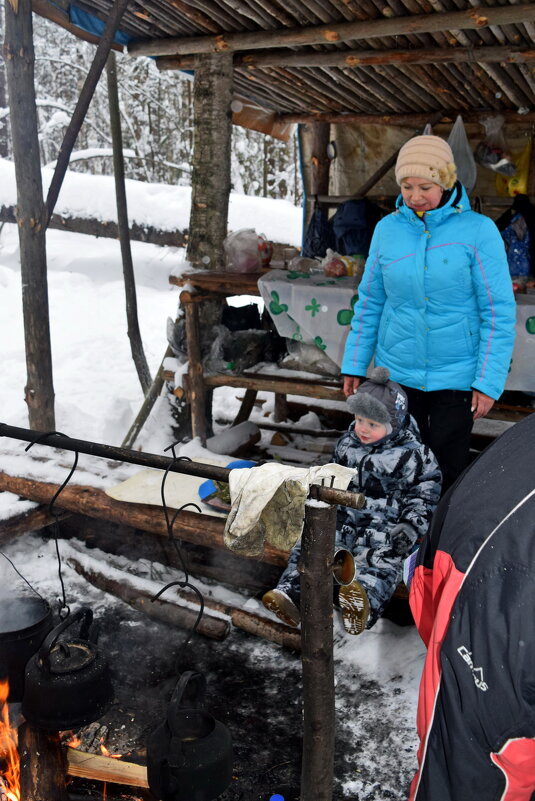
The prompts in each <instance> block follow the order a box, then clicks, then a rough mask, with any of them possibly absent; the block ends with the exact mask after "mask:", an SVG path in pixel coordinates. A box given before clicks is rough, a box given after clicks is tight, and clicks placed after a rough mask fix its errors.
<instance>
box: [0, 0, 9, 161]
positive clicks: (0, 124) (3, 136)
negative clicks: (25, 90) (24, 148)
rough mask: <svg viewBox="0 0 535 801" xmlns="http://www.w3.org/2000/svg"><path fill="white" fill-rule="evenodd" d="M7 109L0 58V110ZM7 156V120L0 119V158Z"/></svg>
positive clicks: (0, 18) (0, 15)
mask: <svg viewBox="0 0 535 801" xmlns="http://www.w3.org/2000/svg"><path fill="white" fill-rule="evenodd" d="M0 30H2V31H5V24H4V4H3V3H2V4H1V5H0ZM4 108H7V85H6V69H5V66H4V60H3V59H1V58H0V109H4ZM8 155H9V137H8V118H7V117H3V118H0V158H1V159H7V157H8Z"/></svg>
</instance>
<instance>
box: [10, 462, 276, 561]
mask: <svg viewBox="0 0 535 801" xmlns="http://www.w3.org/2000/svg"><path fill="white" fill-rule="evenodd" d="M58 489H59V487H58V485H57V484H47V483H45V482H41V481H32V480H31V479H27V478H19V477H16V476H10V475H8V474H7V473H0V491H2V490H3V491H6V492H13V493H14V494H15V495H20V496H21V497H23V498H29V499H30V500H32V501H37V503H50V501H51V500H52V498H53V497H54V495H55V493H56V492H57V490H58ZM55 505H56V507H58V508H61V509H67V510H68V511H70V512H76V513H79V514H83V515H87V516H88V517H93V518H98V519H101V520H109V521H111V522H113V523H119V524H124V525H127V526H131V527H132V528H137V529H141V531H148V532H150V533H152V534H158V535H160V536H162V537H167V536H168V533H167V526H166V523H165V519H164V515H163V513H162V509H161V508H160V507H158V506H151V505H149V504H142V503H123V502H121V501H116V500H114V499H113V498H110V497H109V496H108V495H106V493H105V492H104V491H103V490H101V489H96V488H94V487H85V486H76V485H69V486H67V487H65V488H64V489H63V490H62V492H61V495H60V496H59V498H58V500H57V501H56V504H55ZM224 528H225V520H224V518H220V517H214V516H212V515H202V514H201V515H200V514H197V513H196V512H188V510H187V509H184V510H183V511H182V512H180V514H179V515H178V516H177V518H176V520H175V523H174V526H173V532H174V534H175V536H176V537H177V538H178V539H182V540H185V541H186V542H191V543H193V544H194V545H205V546H208V547H210V548H221V549H224V548H226V546H225V543H224V541H223V531H224ZM242 558H246V557H242ZM262 560H263V561H264V562H267V563H268V564H272V565H276V566H277V567H284V566H285V565H286V561H287V553H286V552H285V551H279V550H277V548H273V547H272V546H270V545H266V547H265V549H264V553H263V555H262Z"/></svg>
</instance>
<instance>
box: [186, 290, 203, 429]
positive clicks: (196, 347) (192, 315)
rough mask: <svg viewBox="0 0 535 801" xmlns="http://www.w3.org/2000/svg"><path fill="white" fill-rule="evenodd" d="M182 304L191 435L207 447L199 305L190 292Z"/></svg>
mask: <svg viewBox="0 0 535 801" xmlns="http://www.w3.org/2000/svg"><path fill="white" fill-rule="evenodd" d="M180 302H181V303H182V304H183V305H184V312H185V314H186V337H187V341H188V379H189V382H188V383H189V398H188V400H189V402H190V404H191V433H192V436H193V437H199V438H200V440H201V443H202V444H203V445H206V417H205V406H206V397H205V394H206V390H205V386H204V377H203V367H202V361H201V344H200V342H201V339H200V338H201V333H200V328H199V304H198V303H195V302H194V301H192V298H191V295H190V294H189V293H188V292H182V293H181V295H180Z"/></svg>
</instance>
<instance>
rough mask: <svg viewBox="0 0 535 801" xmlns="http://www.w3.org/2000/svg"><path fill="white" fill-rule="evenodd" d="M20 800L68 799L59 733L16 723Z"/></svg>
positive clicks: (59, 800) (57, 800) (58, 800)
mask: <svg viewBox="0 0 535 801" xmlns="http://www.w3.org/2000/svg"><path fill="white" fill-rule="evenodd" d="M19 754H20V797H21V801H68V795H67V786H66V776H67V771H66V764H65V759H64V755H63V750H62V748H61V744H60V741H59V734H55V733H50V732H44V731H41V730H39V729H34V728H33V726H30V725H29V723H23V724H22V726H19Z"/></svg>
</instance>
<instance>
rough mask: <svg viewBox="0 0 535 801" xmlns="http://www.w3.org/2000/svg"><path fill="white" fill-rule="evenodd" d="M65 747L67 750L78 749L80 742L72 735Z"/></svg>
mask: <svg viewBox="0 0 535 801" xmlns="http://www.w3.org/2000/svg"><path fill="white" fill-rule="evenodd" d="M67 745H68V747H69V748H80V746H81V745H82V741H81V740H80V738H79V737H77V736H76V734H73V736H72V737H71V739H70V740H69V741H68V742H67Z"/></svg>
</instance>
